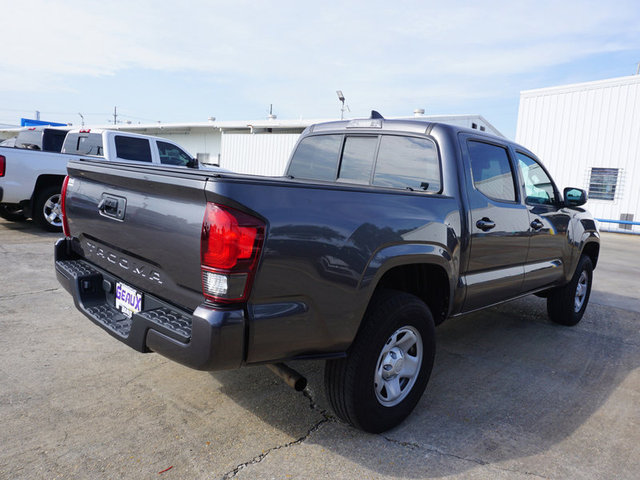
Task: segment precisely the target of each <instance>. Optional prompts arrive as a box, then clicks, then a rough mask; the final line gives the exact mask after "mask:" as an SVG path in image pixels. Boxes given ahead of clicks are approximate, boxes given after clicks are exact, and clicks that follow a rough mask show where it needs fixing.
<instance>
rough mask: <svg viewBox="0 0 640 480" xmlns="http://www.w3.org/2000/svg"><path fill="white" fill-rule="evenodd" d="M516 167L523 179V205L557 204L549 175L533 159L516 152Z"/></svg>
mask: <svg viewBox="0 0 640 480" xmlns="http://www.w3.org/2000/svg"><path fill="white" fill-rule="evenodd" d="M516 157H517V158H518V166H519V168H520V171H521V172H522V177H523V178H524V188H525V192H526V198H525V203H527V204H529V205H554V204H555V203H557V200H558V198H557V196H556V190H555V188H554V187H553V182H552V181H551V179H550V178H549V175H547V174H546V172H545V171H544V170H543V169H542V167H541V166H540V164H539V163H538V162H536V161H535V160H534V159H533V158H531V157H529V156H527V155H525V154H523V153H520V152H516Z"/></svg>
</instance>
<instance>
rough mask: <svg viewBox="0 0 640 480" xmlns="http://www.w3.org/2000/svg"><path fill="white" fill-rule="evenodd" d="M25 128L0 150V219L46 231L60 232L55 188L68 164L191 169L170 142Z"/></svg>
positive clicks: (114, 133) (100, 132)
mask: <svg viewBox="0 0 640 480" xmlns="http://www.w3.org/2000/svg"><path fill="white" fill-rule="evenodd" d="M67 130H68V129H57V128H56V129H54V128H29V129H26V130H25V131H23V132H20V134H19V135H18V137H17V139H16V143H15V147H0V216H2V217H4V218H5V219H7V220H11V221H20V220H23V219H25V218H26V217H31V218H33V220H34V222H36V223H37V224H38V225H40V226H41V227H42V228H44V229H46V230H50V231H60V230H61V229H62V218H61V216H60V189H61V187H62V182H63V180H64V177H65V176H66V174H67V163H68V162H69V160H71V159H74V158H79V157H91V158H100V159H103V160H109V161H117V162H124V163H128V162H134V163H135V162H144V163H150V164H158V165H175V166H181V167H196V166H197V161H196V160H195V159H193V158H192V157H191V155H189V154H188V153H186V152H185V151H184V150H183V149H182V148H181V147H180V146H179V145H177V144H175V143H174V142H172V141H170V140H167V139H164V138H158V137H151V136H147V135H138V134H134V133H128V132H120V131H115V130H107V129H75V130H70V131H68V133H67Z"/></svg>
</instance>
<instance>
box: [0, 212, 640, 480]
mask: <svg viewBox="0 0 640 480" xmlns="http://www.w3.org/2000/svg"><path fill="white" fill-rule="evenodd" d="M57 237H58V235H57V234H49V233H43V232H41V231H39V230H38V229H37V228H36V227H35V226H33V225H32V224H31V222H22V223H9V222H5V221H4V220H0V272H1V275H2V276H1V278H2V290H1V291H0V422H1V425H0V478H2V479H33V478H133V479H138V478H140V479H148V478H175V479H178V478H180V479H182V478H187V479H196V478H203V479H205V478H206V479H217V478H243V479H244V478H246V479H256V478H259V479H262V478H265V479H272V478H274V479H289V478H297V479H316V478H318V479H325V478H326V479H356V478H357V479H365V478H410V479H417V478H464V479H476V478H477V479H486V478H508V479H520V478H522V479H524V478H527V479H531V478H557V479H567V478H571V479H574V478H575V479H582V478H584V479H600V478H601V479H611V478H616V479H637V478H640V275H639V274H638V272H639V271H640V236H625V235H616V234H606V233H605V234H603V240H602V252H601V256H600V263H599V265H598V268H597V269H596V271H595V275H594V291H593V293H592V298H591V303H590V305H589V308H588V309H587V312H586V315H585V317H584V319H583V320H582V322H581V323H580V324H579V325H578V326H577V327H573V328H571V327H561V326H557V325H554V324H551V323H550V322H549V321H548V320H547V317H546V311H545V302H544V300H542V299H539V298H536V297H530V298H525V299H521V300H518V301H515V302H512V303H509V304H505V305H502V306H500V307H496V308H493V309H490V310H487V311H485V312H482V313H479V314H474V315H469V316H466V317H464V318H459V319H453V320H450V321H448V322H446V323H445V324H443V325H442V326H440V327H438V329H437V341H438V351H437V356H436V363H435V368H434V372H433V375H432V378H431V382H430V383H429V386H428V387H427V391H426V393H425V395H424V396H423V398H422V400H421V402H420V403H419V405H418V407H417V408H416V410H415V411H414V413H413V414H412V415H411V416H410V417H409V419H408V420H407V421H405V422H404V423H403V424H402V425H400V426H399V427H398V428H396V429H394V430H391V431H389V432H386V433H385V434H382V435H371V434H365V433H362V432H360V431H357V430H355V429H353V428H351V427H349V426H347V425H345V424H343V423H341V422H339V421H338V420H336V419H335V418H334V417H333V416H332V414H331V412H330V411H329V410H328V405H327V402H326V399H325V398H324V397H323V393H322V364H321V363H319V362H300V363H296V364H293V365H292V366H294V367H295V368H297V369H299V370H300V371H302V372H303V373H304V374H306V375H307V376H308V378H309V389H308V392H307V393H306V394H304V395H303V394H300V393H297V392H295V391H293V390H292V389H290V388H289V387H287V386H285V385H284V384H283V383H282V382H281V381H280V380H279V379H278V378H276V377H275V376H274V375H273V374H272V373H271V372H269V371H268V370H267V369H266V368H264V367H255V368H246V369H241V370H236V371H226V372H198V371H194V370H189V369H188V368H186V367H182V366H180V365H177V364H175V363H172V362H170V361H168V360H166V359H164V358H162V357H160V356H158V355H155V354H148V355H142V354H139V353H137V352H135V351H133V350H131V349H129V348H128V347H126V346H125V345H123V344H121V343H119V342H117V341H116V340H114V339H113V338H111V337H110V336H109V335H107V334H106V333H104V332H103V331H102V330H101V329H99V328H98V327H96V326H94V325H93V324H92V323H90V322H89V321H88V320H87V319H86V318H85V317H84V316H82V315H81V314H80V313H79V312H78V311H76V309H75V307H74V306H73V302H72V299H71V297H70V296H69V295H68V294H67V293H66V292H65V291H64V290H63V289H62V288H61V287H60V286H59V285H58V283H57V281H56V279H55V274H54V270H53V260H52V252H53V243H54V241H55V239H56V238H57ZM160 472H162V473H160Z"/></svg>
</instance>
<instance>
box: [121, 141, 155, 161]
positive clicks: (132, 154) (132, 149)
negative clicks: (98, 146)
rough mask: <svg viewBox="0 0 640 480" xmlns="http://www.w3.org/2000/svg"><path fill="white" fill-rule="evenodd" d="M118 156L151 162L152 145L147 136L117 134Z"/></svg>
mask: <svg viewBox="0 0 640 480" xmlns="http://www.w3.org/2000/svg"><path fill="white" fill-rule="evenodd" d="M115 142H116V156H117V157H118V158H122V159H124V160H135V161H138V162H151V146H150V145H149V140H147V139H146V138H135V137H124V136H122V135H116V136H115Z"/></svg>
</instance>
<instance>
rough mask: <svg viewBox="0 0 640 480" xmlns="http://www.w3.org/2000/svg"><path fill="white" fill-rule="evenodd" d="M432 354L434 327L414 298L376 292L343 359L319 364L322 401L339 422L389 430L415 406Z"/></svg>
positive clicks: (422, 306) (426, 375)
mask: <svg viewBox="0 0 640 480" xmlns="http://www.w3.org/2000/svg"><path fill="white" fill-rule="evenodd" d="M434 356H435V329H434V323H433V317H432V315H431V312H430V311H429V308H428V307H427V306H426V305H425V303H424V302H422V301H421V300H420V299H419V298H417V297H415V296H413V295H410V294H407V293H404V292H397V291H393V290H383V291H380V292H378V293H376V295H375V297H374V298H373V299H372V301H371V304H370V305H369V308H368V309H367V313H366V314H365V318H364V319H363V325H362V328H361V330H360V332H359V333H358V336H357V337H356V339H355V340H354V342H353V345H352V346H351V350H350V352H349V355H348V357H347V358H344V359H340V360H329V361H327V363H326V366H325V388H326V391H327V397H328V399H329V401H330V403H331V406H332V407H333V410H334V411H335V413H336V415H337V416H338V417H340V418H341V419H343V420H345V421H346V422H349V423H350V424H352V425H353V426H355V427H357V428H360V429H362V430H365V431H367V432H372V433H378V432H383V431H385V430H388V429H390V428H392V427H395V426H396V425H398V424H399V423H400V422H402V421H403V420H404V419H405V418H406V417H407V416H408V415H409V414H410V413H411V411H412V410H413V409H414V408H415V406H416V404H417V403H418V401H419V400H420V397H421V396H422V393H423V392H424V389H425V387H426V386H427V382H428V381H429V376H430V375H431V370H432V368H433V359H434Z"/></svg>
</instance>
